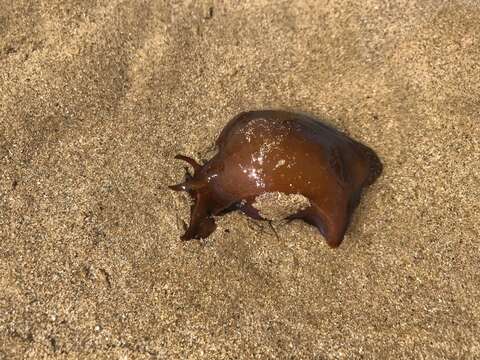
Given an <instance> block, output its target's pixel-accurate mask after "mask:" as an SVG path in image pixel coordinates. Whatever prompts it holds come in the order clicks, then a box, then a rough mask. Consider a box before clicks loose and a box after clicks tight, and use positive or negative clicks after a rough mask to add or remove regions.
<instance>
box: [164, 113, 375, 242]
mask: <svg viewBox="0 0 480 360" xmlns="http://www.w3.org/2000/svg"><path fill="white" fill-rule="evenodd" d="M216 145H217V148H218V152H217V154H216V155H215V156H213V157H212V158H211V159H210V160H209V161H207V162H206V163H205V164H204V165H200V164H198V163H197V162H196V161H195V160H193V159H191V158H189V157H186V156H182V155H177V157H176V158H178V159H181V160H184V161H186V162H188V163H189V164H190V165H191V166H192V167H193V170H194V174H193V176H191V175H188V174H187V176H186V179H185V181H184V182H182V183H181V184H178V185H174V186H171V187H170V188H171V189H173V190H176V191H187V192H188V193H189V194H190V196H191V197H192V198H193V205H192V208H191V219H190V225H189V227H188V229H187V230H186V232H185V234H184V235H183V236H182V239H184V240H188V239H194V238H204V237H207V236H208V235H210V234H211V233H212V232H213V231H214V230H215V221H214V216H220V215H223V214H225V213H227V212H229V211H232V210H241V211H243V212H244V213H245V214H247V215H248V216H250V217H252V218H254V219H267V218H272V217H273V218H275V219H277V218H287V219H296V218H298V219H302V220H304V221H306V222H307V223H309V224H312V225H314V226H316V227H317V228H318V230H319V231H320V232H321V233H322V234H323V236H324V237H325V238H326V240H327V243H328V244H329V245H330V246H332V247H336V246H338V245H339V244H340V243H341V241H342V239H343V237H344V234H345V232H346V230H347V226H348V224H349V221H350V218H351V215H352V213H353V211H354V209H355V208H356V206H357V205H358V202H359V200H360V195H361V192H362V189H363V188H364V187H365V186H368V185H370V184H372V183H373V182H374V181H375V180H376V179H377V177H378V176H379V175H380V173H381V172H382V164H381V162H380V160H379V159H378V157H377V155H376V154H375V153H374V152H373V150H371V149H370V148H368V147H367V146H365V145H363V144H360V143H359V142H357V141H355V140H353V139H350V138H349V137H347V136H346V135H344V134H342V133H340V132H338V131H337V130H335V129H333V128H331V127H329V126H328V125H325V124H323V123H321V122H319V121H318V120H316V119H313V118H311V117H309V116H306V115H303V114H295V113H291V112H286V111H252V112H246V113H241V114H240V115H238V116H236V117H235V118H233V119H232V120H231V121H230V122H229V123H228V124H227V125H226V126H225V128H224V129H223V130H222V132H221V134H220V136H219V138H218V139H217V142H216ZM275 199H276V200H275ZM286 199H290V200H286ZM294 199H296V200H294ZM265 201H267V203H268V201H270V204H271V203H272V201H273V202H275V201H277V202H278V204H280V205H281V204H283V205H285V206H283V205H282V206H283V208H282V209H283V210H285V209H286V212H285V211H284V212H282V211H280V212H279V211H273V213H272V212H271V211H270V210H271V209H270V210H268V209H267V208H268V206H267V208H265V204H266V203H265ZM282 201H283V203H282ZM295 201H297V202H298V204H297V205H296V206H293V205H292V204H295ZM262 204H263V205H262ZM288 204H290V205H292V207H291V208H289V207H288V206H290V205H288ZM267 205H268V204H267ZM287 205H288V206H287ZM270 208H271V207H270ZM266 209H267V211H266ZM269 211H270V213H269ZM289 212H290V213H289ZM269 214H270V215H269ZM272 214H273V215H272Z"/></svg>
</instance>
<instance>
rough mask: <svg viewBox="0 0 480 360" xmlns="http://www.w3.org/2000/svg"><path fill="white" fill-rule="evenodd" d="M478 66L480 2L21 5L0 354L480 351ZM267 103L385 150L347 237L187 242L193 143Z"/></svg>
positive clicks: (351, 355)
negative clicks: (332, 243)
mask: <svg viewBox="0 0 480 360" xmlns="http://www.w3.org/2000/svg"><path fill="white" fill-rule="evenodd" d="M385 3H389V5H386V4H385ZM11 4H13V5H11ZM479 59H480V2H479V1H477V0H457V1H440V0H431V1H424V0H418V1H395V2H393V1H388V2H384V1H380V0H379V1H315V0H308V1H307V0H302V1H294V2H293V3H290V1H241V2H240V1H238V2H237V1H204V2H195V1H185V2H164V1H117V0H98V1H80V0H65V1H33V0H23V1H19V0H16V1H10V0H1V1H0V169H1V170H0V237H1V244H0V291H1V292H0V359H2V360H3V359H21V358H26V359H27V358H29V359H42V358H51V359H75V358H82V359H94V358H95V359H96V358H98V359H102V358H112V359H236V358H238V359H252V358H257V359H268V358H278V359H358V358H367V359H370V358H376V359H385V358H395V359H402V358H403V359H407V358H416V359H420V358H425V359H444V358H449V359H475V358H477V359H478V358H480V341H479V339H480V336H479V335H480V305H479V304H480V271H479V267H480V266H479V265H480V260H479V255H480V252H479V247H480V246H479V244H480V242H479V240H480V238H479V232H480V216H479V214H480V124H479V121H480V115H479V113H480V102H479V99H480V65H479V63H480V60H479ZM259 108H281V109H291V110H301V111H305V112H309V113H313V114H316V115H318V116H323V117H325V118H326V119H328V121H330V122H331V123H333V124H334V125H335V126H336V127H337V128H339V129H341V130H344V131H346V132H347V133H348V134H350V135H351V136H353V137H354V138H356V139H358V140H361V141H363V142H365V143H366V144H368V145H369V146H371V147H372V148H374V149H375V150H376V151H377V152H378V154H379V155H380V157H381V158H382V160H383V162H384V164H385V171H384V174H383V175H382V177H381V178H380V179H379V180H378V182H377V183H376V184H375V185H373V186H372V187H371V188H370V189H369V191H368V192H367V193H366V194H365V196H364V198H363V199H362V202H361V205H360V207H359V208H358V211H357V212H356V215H355V218H354V221H353V224H352V226H351V227H350V229H349V232H348V236H347V238H346V240H345V241H344V243H343V244H342V246H341V247H340V248H339V249H338V250H332V249H330V248H328V247H327V245H326V244H325V241H324V240H323V238H322V237H321V236H320V235H319V234H318V233H317V231H316V230H315V229H314V228H312V227H310V226H308V225H306V224H304V223H301V222H293V223H291V224H288V225H286V224H282V223H274V224H273V228H272V227H270V226H269V224H268V223H264V222H257V221H253V220H250V219H248V218H246V217H245V216H243V215H240V214H238V213H232V214H229V215H227V216H225V217H223V218H221V219H219V221H218V224H219V227H218V229H217V231H216V232H215V233H214V234H213V235H212V236H211V237H210V238H208V239H207V240H205V241H201V242H198V241H193V242H188V243H182V242H180V241H179V236H180V234H181V233H182V231H183V229H182V221H188V218H189V210H188V206H189V205H188V200H187V197H185V196H183V195H181V194H178V193H174V192H172V191H168V190H167V189H166V186H167V185H168V184H172V183H175V182H178V180H179V179H181V177H182V175H183V171H184V170H183V167H182V164H181V163H179V162H178V161H176V160H174V159H173V157H174V155H175V154H177V153H183V154H186V155H190V156H193V157H195V158H197V159H202V158H205V154H206V153H207V152H208V151H209V150H211V146H212V144H213V141H214V139H215V138H216V136H217V135H218V133H219V131H220V130H221V128H222V127H223V125H224V124H225V123H226V122H227V121H228V119H230V118H231V117H232V116H234V115H235V114H236V113H238V112H240V111H243V110H249V109H259Z"/></svg>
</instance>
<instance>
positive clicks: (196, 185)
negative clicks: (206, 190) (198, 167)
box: [169, 178, 206, 192]
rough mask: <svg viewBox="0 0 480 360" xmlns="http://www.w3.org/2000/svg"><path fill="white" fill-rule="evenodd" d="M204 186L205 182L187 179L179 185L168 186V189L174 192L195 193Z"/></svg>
mask: <svg viewBox="0 0 480 360" xmlns="http://www.w3.org/2000/svg"><path fill="white" fill-rule="evenodd" d="M205 185H206V183H205V181H203V180H199V179H194V178H192V179H189V180H187V181H184V182H182V183H180V184H176V185H170V186H169V188H170V189H172V190H175V191H188V192H191V191H195V190H199V189H201V188H203V187H204V186H205Z"/></svg>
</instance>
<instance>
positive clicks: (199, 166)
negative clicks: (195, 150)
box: [175, 154, 202, 172]
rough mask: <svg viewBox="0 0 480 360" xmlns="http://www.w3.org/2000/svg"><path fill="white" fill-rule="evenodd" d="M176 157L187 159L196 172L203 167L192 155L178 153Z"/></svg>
mask: <svg viewBox="0 0 480 360" xmlns="http://www.w3.org/2000/svg"><path fill="white" fill-rule="evenodd" d="M175 159H178V160H183V161H186V162H187V163H189V164H190V165H191V166H192V168H193V170H194V171H195V172H197V171H199V170H200V169H201V168H202V166H201V165H200V164H199V163H197V162H196V161H195V160H194V159H192V158H191V157H188V156H185V155H180V154H178V155H176V156H175Z"/></svg>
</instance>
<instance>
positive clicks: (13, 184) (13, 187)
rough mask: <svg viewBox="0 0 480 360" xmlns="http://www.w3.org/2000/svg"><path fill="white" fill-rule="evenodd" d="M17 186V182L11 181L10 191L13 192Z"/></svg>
mask: <svg viewBox="0 0 480 360" xmlns="http://www.w3.org/2000/svg"><path fill="white" fill-rule="evenodd" d="M17 186H18V181H17V180H13V181H12V189H13V190H15V189H16V188H17Z"/></svg>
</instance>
